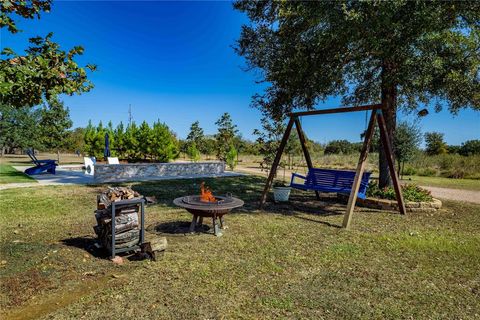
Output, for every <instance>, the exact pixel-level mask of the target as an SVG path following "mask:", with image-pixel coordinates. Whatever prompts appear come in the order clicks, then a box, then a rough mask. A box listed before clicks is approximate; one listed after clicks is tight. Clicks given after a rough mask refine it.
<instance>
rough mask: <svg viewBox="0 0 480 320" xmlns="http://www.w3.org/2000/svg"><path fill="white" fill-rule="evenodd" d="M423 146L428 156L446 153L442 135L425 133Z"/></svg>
mask: <svg viewBox="0 0 480 320" xmlns="http://www.w3.org/2000/svg"><path fill="white" fill-rule="evenodd" d="M425 144H426V149H425V151H426V152H427V154H428V155H437V154H445V153H447V144H446V143H445V142H444V141H443V133H440V132H427V133H425Z"/></svg>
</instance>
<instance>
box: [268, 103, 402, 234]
mask: <svg viewBox="0 0 480 320" xmlns="http://www.w3.org/2000/svg"><path fill="white" fill-rule="evenodd" d="M369 110H371V111H372V113H371V116H370V121H369V122H368V127H367V129H366V132H365V138H364V142H363V146H362V150H361V152H360V158H359V160H358V163H357V168H356V170H355V171H347V170H333V169H323V168H314V167H313V164H312V159H311V157H310V153H309V152H308V149H307V145H306V138H305V134H304V132H303V129H302V125H301V123H300V120H299V118H300V117H302V116H312V115H321V114H334V113H346V112H358V111H369ZM289 118H290V119H289V121H288V124H287V128H286V130H285V133H284V135H283V138H282V141H281V143H280V146H279V148H278V150H277V154H276V156H275V159H274V160H273V163H272V168H271V170H270V173H269V176H268V178H267V182H266V184H265V188H264V190H263V193H262V197H261V199H260V208H263V205H264V204H265V202H266V200H267V194H268V191H269V190H270V188H271V186H272V183H273V179H274V177H275V175H276V171H277V167H278V165H279V163H280V159H281V156H282V154H283V151H284V149H285V145H286V144H287V141H288V138H289V136H290V133H291V131H292V128H293V125H294V124H295V127H296V129H297V133H298V137H299V140H300V144H301V146H302V151H303V154H304V156H305V161H306V163H307V167H308V172H307V174H306V176H303V175H300V174H298V173H293V174H292V179H291V182H290V185H291V187H293V188H297V189H302V190H309V191H314V192H315V194H316V197H317V199H320V195H319V192H335V193H347V194H350V196H349V199H348V203H347V210H346V212H345V215H344V219H343V227H344V228H347V229H348V228H349V227H350V223H351V219H352V215H353V210H354V208H355V203H356V201H357V197H358V198H362V199H364V198H365V197H366V191H367V187H368V181H369V179H370V175H371V172H364V169H365V163H366V159H367V156H368V151H369V148H370V143H371V140H372V136H373V130H374V126H375V122H376V121H378V126H379V129H380V139H381V141H382V146H383V148H384V151H385V154H386V156H387V162H388V168H389V171H390V176H391V178H392V182H393V186H394V189H395V194H396V196H397V202H398V209H399V211H400V213H401V214H405V213H406V210H405V204H404V201H403V196H402V193H401V188H400V183H399V180H398V176H397V172H396V171H395V168H394V160H393V154H392V148H391V145H390V139H389V137H388V132H387V129H386V125H385V119H384V117H383V113H382V105H381V104H374V105H366V106H359V107H342V108H335V109H325V110H313V111H302V112H292V113H290V114H289ZM296 178H299V179H302V180H303V183H297V182H295V179H296Z"/></svg>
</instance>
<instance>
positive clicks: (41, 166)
mask: <svg viewBox="0 0 480 320" xmlns="http://www.w3.org/2000/svg"><path fill="white" fill-rule="evenodd" d="M27 154H28V156H29V157H30V159H31V160H32V162H33V164H35V167H31V168H28V169H27V170H25V173H26V174H28V175H31V176H33V175H36V174H40V173H42V172H44V171H46V172H48V173H51V174H55V168H56V166H57V164H56V162H55V160H38V159H37V157H36V156H35V153H33V151H32V150H31V149H28V150H27Z"/></svg>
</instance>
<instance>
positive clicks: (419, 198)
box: [339, 182, 442, 212]
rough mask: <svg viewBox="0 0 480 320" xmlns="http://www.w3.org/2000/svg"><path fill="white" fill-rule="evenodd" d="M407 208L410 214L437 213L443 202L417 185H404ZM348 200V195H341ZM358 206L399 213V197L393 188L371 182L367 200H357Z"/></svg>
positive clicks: (403, 190)
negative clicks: (382, 186) (381, 186)
mask: <svg viewBox="0 0 480 320" xmlns="http://www.w3.org/2000/svg"><path fill="white" fill-rule="evenodd" d="M402 193H403V199H404V200H405V208H406V209H407V211H408V212H436V211H437V210H438V209H440V208H441V207H442V202H441V201H440V200H438V199H435V198H433V197H432V195H431V193H430V191H428V190H425V189H423V188H421V187H419V186H417V185H415V184H405V185H402ZM339 197H340V198H343V199H348V196H347V195H339ZM357 205H359V206H362V207H367V208H372V209H380V210H392V211H398V203H397V197H396V195H395V190H394V189H393V187H387V188H383V189H380V188H379V187H378V184H377V183H376V182H370V183H369V185H368V189H367V198H366V199H357Z"/></svg>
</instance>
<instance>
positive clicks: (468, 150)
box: [458, 140, 480, 156]
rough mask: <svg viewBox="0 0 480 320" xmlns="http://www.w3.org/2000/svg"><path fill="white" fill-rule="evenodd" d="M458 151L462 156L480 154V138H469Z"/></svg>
mask: <svg viewBox="0 0 480 320" xmlns="http://www.w3.org/2000/svg"><path fill="white" fill-rule="evenodd" d="M458 153H459V154H461V155H462V156H471V155H475V154H480V140H468V141H465V142H464V143H462V146H461V147H460V150H458Z"/></svg>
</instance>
